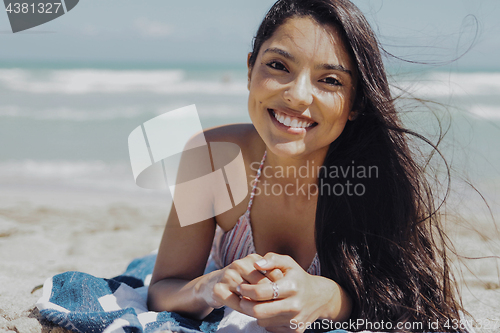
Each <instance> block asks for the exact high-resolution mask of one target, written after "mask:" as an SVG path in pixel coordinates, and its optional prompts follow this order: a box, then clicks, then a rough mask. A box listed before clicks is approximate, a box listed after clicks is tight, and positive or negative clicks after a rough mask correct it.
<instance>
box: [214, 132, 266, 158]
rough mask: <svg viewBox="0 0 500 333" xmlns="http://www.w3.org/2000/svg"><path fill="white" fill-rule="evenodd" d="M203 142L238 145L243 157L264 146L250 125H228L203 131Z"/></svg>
mask: <svg viewBox="0 0 500 333" xmlns="http://www.w3.org/2000/svg"><path fill="white" fill-rule="evenodd" d="M204 134H205V140H206V141H207V142H209V143H211V142H230V143H234V144H236V145H238V146H239V147H240V149H241V151H242V153H243V155H244V156H245V155H252V152H256V151H259V150H261V149H264V144H263V142H262V140H261V139H260V136H259V134H258V133H257V131H256V130H255V127H254V126H253V125H252V124H230V125H223V126H217V127H212V128H209V129H206V130H204Z"/></svg>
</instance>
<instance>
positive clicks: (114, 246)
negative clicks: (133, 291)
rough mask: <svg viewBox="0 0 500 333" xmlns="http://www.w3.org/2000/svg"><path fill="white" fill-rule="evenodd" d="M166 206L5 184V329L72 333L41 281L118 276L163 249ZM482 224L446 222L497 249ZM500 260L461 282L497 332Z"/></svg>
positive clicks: (0, 202)
mask: <svg viewBox="0 0 500 333" xmlns="http://www.w3.org/2000/svg"><path fill="white" fill-rule="evenodd" d="M169 206H170V199H169V197H168V195H165V194H164V193H163V194H162V193H160V192H151V191H143V190H139V191H136V192H133V193H127V194H126V195H125V194H120V193H116V192H109V193H107V192H90V191H82V190H70V189H67V188H64V189H58V188H53V189H50V190H47V188H36V186H34V187H31V188H18V187H13V186H12V187H8V186H7V187H5V186H4V187H2V188H1V189H0V258H1V261H0V332H19V333H28V332H58V333H59V332H68V331H66V330H64V329H62V328H60V327H57V326H54V325H52V324H51V323H49V322H47V321H45V320H42V319H40V316H39V313H38V310H37V309H36V308H35V305H34V304H35V303H36V301H37V300H38V298H40V296H41V295H42V290H41V289H36V288H37V286H39V285H41V284H42V283H43V282H44V281H45V279H47V278H48V277H50V276H52V275H55V274H58V273H62V272H65V271H69V270H78V271H82V272H86V273H89V274H92V275H95V276H99V277H108V278H109V277H113V276H116V275H119V274H120V273H122V272H123V271H124V269H125V267H126V265H127V264H128V263H129V262H130V261H131V260H132V259H133V258H136V257H140V256H143V255H146V254H148V253H150V252H151V251H153V250H155V249H156V248H157V247H158V245H159V242H160V238H161V234H162V231H163V226H164V223H165V220H166V217H167V213H168V210H169ZM478 228H480V229H481V230H482V231H483V233H485V234H486V235H488V237H489V238H490V239H487V238H486V237H481V236H480V235H479V234H478V233H476V232H472V231H468V230H467V229H465V228H457V227H454V226H449V230H450V235H451V236H452V238H453V239H454V240H455V242H456V245H457V247H458V248H459V249H460V251H461V253H465V254H468V255H491V254H494V253H495V251H497V252H496V254H499V253H500V251H498V250H499V249H500V237H499V234H498V233H497V231H496V230H495V228H494V227H493V226H492V225H491V223H489V222H488V221H486V222H485V223H484V224H483V225H480V226H478ZM499 263H500V261H498V260H494V259H483V260H473V261H468V262H467V264H468V266H469V267H470V268H471V270H472V272H468V271H465V272H464V274H463V276H462V277H460V279H461V280H463V281H465V282H467V284H465V283H462V284H461V287H462V290H463V301H464V304H465V308H466V310H467V311H469V312H470V313H471V314H473V315H474V317H475V319H476V320H477V321H478V322H477V324H476V329H477V332H500V281H499V280H500V279H499V270H498V264H499ZM474 274H475V275H477V277H476V276H474ZM493 326H495V327H496V329H493Z"/></svg>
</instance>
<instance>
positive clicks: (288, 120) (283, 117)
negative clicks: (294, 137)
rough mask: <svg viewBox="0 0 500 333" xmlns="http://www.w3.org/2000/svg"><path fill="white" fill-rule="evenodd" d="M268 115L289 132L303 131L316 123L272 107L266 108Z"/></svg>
mask: <svg viewBox="0 0 500 333" xmlns="http://www.w3.org/2000/svg"><path fill="white" fill-rule="evenodd" d="M267 111H268V112H269V115H270V116H271V118H272V119H273V123H274V124H275V125H276V126H277V127H278V128H281V129H283V130H286V132H288V133H291V134H301V133H305V132H306V131H307V130H309V129H311V128H313V127H315V126H316V125H318V123H317V122H314V121H310V120H306V119H302V118H298V117H293V116H290V115H288V114H285V113H282V112H279V111H276V110H274V109H267Z"/></svg>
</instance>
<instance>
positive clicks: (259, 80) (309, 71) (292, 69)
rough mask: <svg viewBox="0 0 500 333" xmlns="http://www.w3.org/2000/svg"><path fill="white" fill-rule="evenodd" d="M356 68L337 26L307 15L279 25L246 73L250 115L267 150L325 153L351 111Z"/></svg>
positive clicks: (294, 154) (296, 154) (293, 154)
mask: <svg viewBox="0 0 500 333" xmlns="http://www.w3.org/2000/svg"><path fill="white" fill-rule="evenodd" d="M355 73H356V68H355V66H354V63H353V61H352V59H351V57H350V56H349V53H348V52H347V50H346V47H345V45H344V42H343V41H342V38H341V37H340V35H339V34H338V32H337V29H335V28H333V27H330V26H323V25H320V24H318V23H317V22H316V21H314V20H313V19H311V18H308V17H297V18H291V19H289V20H287V21H286V22H285V23H284V24H283V25H281V26H280V27H279V28H278V29H277V30H276V31H275V33H274V34H273V35H272V36H271V38H269V39H268V40H267V41H266V42H265V43H263V44H262V47H261V48H260V50H259V54H258V56H257V59H256V61H255V65H254V66H253V67H252V68H249V73H248V78H249V82H248V89H249V90H250V95H249V98H248V110H249V113H250V118H251V119H252V122H253V124H254V126H255V128H256V129H257V132H258V133H259V134H260V136H261V137H262V139H263V140H264V142H265V143H266V145H267V147H268V149H270V150H271V151H273V153H275V154H277V155H280V156H287V157H300V156H307V155H309V154H311V153H316V152H323V151H324V153H325V154H326V151H327V150H328V146H329V144H330V143H331V142H333V141H334V140H335V139H337V138H338V136H339V135H340V133H341V132H342V130H343V129H344V126H345V124H346V122H347V119H348V118H349V117H353V116H354V111H351V109H352V106H353V103H354V98H355V95H356V91H355V87H356V74H355Z"/></svg>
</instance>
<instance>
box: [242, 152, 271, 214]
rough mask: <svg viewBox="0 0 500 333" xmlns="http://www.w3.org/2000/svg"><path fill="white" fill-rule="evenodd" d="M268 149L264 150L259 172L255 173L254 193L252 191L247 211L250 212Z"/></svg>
mask: <svg viewBox="0 0 500 333" xmlns="http://www.w3.org/2000/svg"><path fill="white" fill-rule="evenodd" d="M266 156H267V150H266V151H264V156H262V160H261V161H260V165H259V169H258V170H257V174H256V175H255V179H254V181H253V186H252V193H250V201H249V202H248V207H247V211H246V213H250V209H251V208H252V204H253V197H254V196H255V189H256V188H257V184H258V182H259V178H260V174H261V173H262V166H263V165H264V161H265V160H266Z"/></svg>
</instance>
